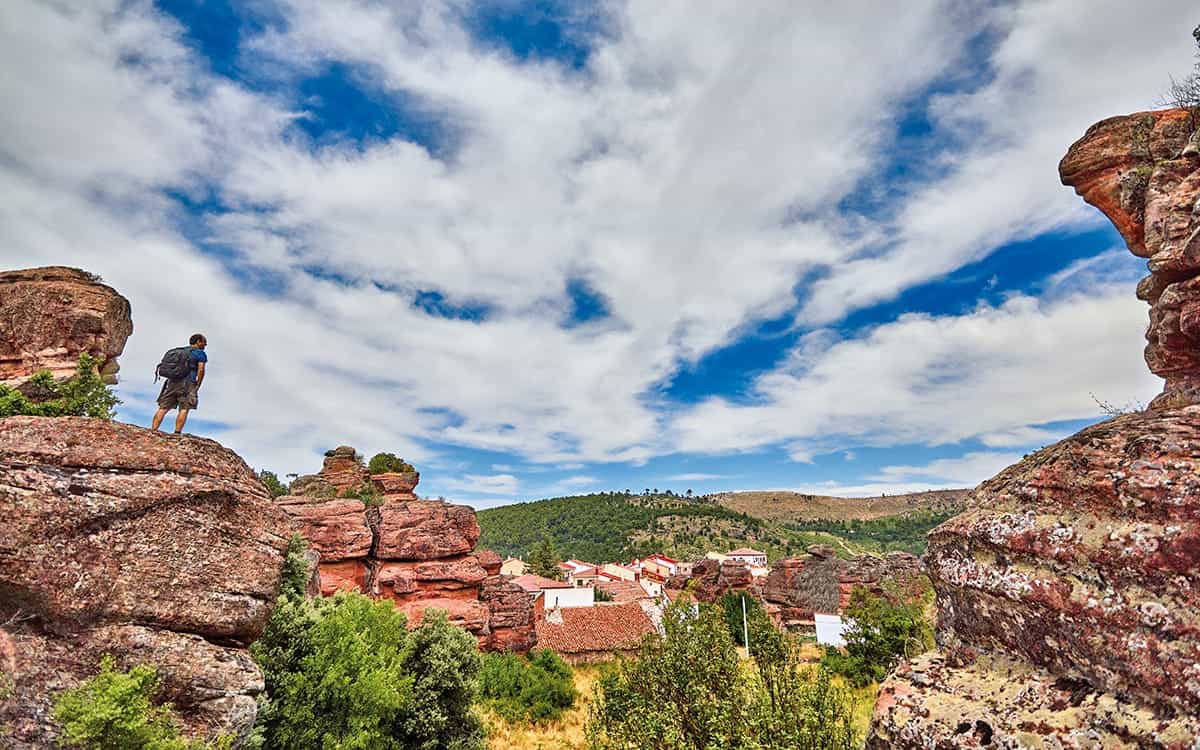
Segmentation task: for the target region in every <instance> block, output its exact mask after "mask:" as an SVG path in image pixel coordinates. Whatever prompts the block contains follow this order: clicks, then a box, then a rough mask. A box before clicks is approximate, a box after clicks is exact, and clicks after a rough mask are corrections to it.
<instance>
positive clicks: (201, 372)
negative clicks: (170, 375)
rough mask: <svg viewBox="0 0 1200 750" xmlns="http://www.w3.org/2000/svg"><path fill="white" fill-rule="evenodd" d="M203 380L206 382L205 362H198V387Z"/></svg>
mask: <svg viewBox="0 0 1200 750" xmlns="http://www.w3.org/2000/svg"><path fill="white" fill-rule="evenodd" d="M203 382H204V363H203V362H197V363H196V387H197V388H199V387H200V384H201V383H203Z"/></svg>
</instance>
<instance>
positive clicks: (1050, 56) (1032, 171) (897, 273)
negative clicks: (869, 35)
mask: <svg viewBox="0 0 1200 750" xmlns="http://www.w3.org/2000/svg"><path fill="white" fill-rule="evenodd" d="M1194 10H1195V8H1194V6H1193V5H1192V4H1190V3H1186V2H1180V1H1179V0H1147V1H1146V2H1140V3H1121V2H1115V1H1114V2H1100V3H1097V2H1091V1H1089V0H1054V1H1052V2H1019V3H1011V4H1004V5H1002V6H999V8H998V9H997V10H994V11H993V12H992V13H991V15H990V21H991V22H992V23H994V24H995V25H996V27H997V30H998V31H999V33H1000V34H1001V38H1000V41H999V44H998V46H997V48H996V49H995V51H994V52H993V53H992V55H991V57H990V59H989V61H988V62H989V71H988V72H989V73H990V74H991V79H990V80H989V81H988V82H987V83H986V84H985V85H983V86H981V87H980V88H979V89H977V90H974V91H970V92H968V93H961V94H949V95H945V96H942V97H940V98H939V99H938V100H936V101H935V103H934V106H933V109H932V114H933V115H934V117H935V122H936V125H937V126H938V127H939V128H941V129H942V130H943V131H944V132H945V133H946V134H948V135H951V136H953V137H956V138H957V139H959V140H960V141H961V142H963V143H964V144H965V146H964V147H963V148H961V149H960V150H954V151H948V152H944V153H940V154H938V155H937V156H936V168H937V169H938V170H940V171H942V172H944V176H943V177H942V178H940V179H936V180H933V181H931V182H927V183H918V184H917V185H916V186H915V187H914V188H913V189H912V190H911V191H910V192H909V193H908V195H907V196H905V198H904V200H902V201H900V202H899V204H898V207H897V210H896V215H895V218H894V220H893V221H892V222H891V223H890V226H888V227H887V235H888V236H889V237H892V238H894V241H893V243H892V244H891V246H890V247H889V248H888V250H887V251H886V252H883V253H876V252H872V253H871V254H869V255H864V256H863V257H860V258H857V259H855V260H853V261H851V262H848V263H840V264H838V265H836V266H833V267H832V269H831V270H832V273H831V274H830V275H829V276H828V277H827V278H826V279H824V280H822V281H821V282H819V283H818V284H817V285H816V286H815V287H814V290H813V295H812V297H811V298H810V299H809V301H808V303H807V304H806V306H805V309H804V312H803V315H802V317H803V318H804V319H805V320H806V321H809V322H812V323H823V322H829V321H832V320H836V319H838V318H839V317H840V316H841V315H842V314H844V313H845V311H847V310H850V309H854V308H858V307H862V306H865V305H868V304H870V303H872V302H876V301H879V300H885V299H888V298H890V297H892V296H893V295H895V294H896V293H898V292H899V291H901V290H903V289H905V288H907V287H909V286H912V285H914V284H917V283H920V282H922V281H926V280H929V279H933V278H937V277H938V276H941V275H943V274H945V273H948V272H949V271H952V270H953V269H955V268H957V267H959V266H961V265H962V264H964V263H967V262H970V261H973V260H977V259H979V258H981V257H983V256H984V255H986V254H987V253H988V252H990V251H991V250H993V249H994V248H996V247H998V246H1000V245H1002V244H1004V243H1006V242H1010V241H1014V240H1020V239H1026V238H1030V237H1034V236H1037V235H1038V234H1041V233H1043V232H1045V231H1047V230H1050V229H1054V228H1059V227H1063V226H1066V225H1078V224H1082V223H1093V224H1096V225H1100V224H1101V223H1102V222H1105V221H1107V220H1106V219H1103V218H1101V217H1100V215H1099V214H1098V213H1097V212H1095V211H1094V210H1092V209H1090V208H1088V207H1086V206H1085V205H1084V204H1083V202H1082V201H1080V200H1079V199H1078V198H1077V197H1075V196H1074V195H1073V194H1072V193H1071V192H1070V191H1069V190H1066V189H1064V188H1063V187H1062V185H1061V184H1060V183H1059V180H1058V174H1057V170H1056V167H1057V165H1058V161H1059V159H1060V158H1061V157H1062V156H1063V154H1064V153H1065V152H1066V148H1067V146H1068V145H1069V144H1070V143H1072V142H1073V141H1075V140H1076V139H1078V138H1080V137H1082V135H1083V133H1084V131H1085V130H1086V129H1087V128H1088V127H1089V126H1090V125H1092V124H1093V123H1095V122H1097V121H1098V120H1101V119H1103V118H1106V117H1111V116H1113V115H1118V114H1125V113H1128V112H1131V111H1137V110H1142V109H1149V108H1153V107H1154V106H1155V102H1156V100H1157V98H1158V96H1159V95H1160V93H1161V92H1162V91H1163V90H1164V86H1165V83H1166V81H1167V74H1168V73H1170V72H1171V71H1178V70H1180V69H1181V68H1183V69H1186V66H1187V65H1188V61H1189V60H1190V59H1191V57H1192V53H1193V51H1194V50H1193V46H1194V45H1193V42H1192V40H1191V38H1190V37H1189V34H1188V33H1187V31H1188V30H1189V29H1190V28H1191V24H1193V23H1194V22H1195V19H1194V18H1192V17H1190V14H1191V13H1193V12H1194ZM1082 19H1087V20H1086V22H1082ZM1098 49H1120V50H1121V53H1120V54H1108V55H1102V54H1097V53H1096V50H1098Z"/></svg>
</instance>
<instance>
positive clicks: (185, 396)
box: [158, 378, 200, 410]
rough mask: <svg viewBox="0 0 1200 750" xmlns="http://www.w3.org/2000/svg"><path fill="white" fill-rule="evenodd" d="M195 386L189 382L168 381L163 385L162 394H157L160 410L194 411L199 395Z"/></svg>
mask: <svg viewBox="0 0 1200 750" xmlns="http://www.w3.org/2000/svg"><path fill="white" fill-rule="evenodd" d="M198 391H199V389H198V388H196V384H195V383H193V382H192V381H191V380H188V379H187V378H184V379H183V380H168V381H167V382H165V383H163V387H162V393H160V394H158V408H160V409H188V410H191V409H195V408H196V405H197V403H199V400H200V395H199V392H198Z"/></svg>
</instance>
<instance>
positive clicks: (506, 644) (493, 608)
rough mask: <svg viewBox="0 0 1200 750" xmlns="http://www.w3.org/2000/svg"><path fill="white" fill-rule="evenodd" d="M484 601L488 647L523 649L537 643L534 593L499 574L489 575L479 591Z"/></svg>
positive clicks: (486, 644) (509, 649) (494, 649)
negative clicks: (487, 626)
mask: <svg viewBox="0 0 1200 750" xmlns="http://www.w3.org/2000/svg"><path fill="white" fill-rule="evenodd" d="M479 600H480V601H481V602H483V603H484V604H486V605H487V608H488V612H489V619H488V623H489V626H490V630H491V632H490V633H489V634H488V639H487V642H486V643H485V644H483V645H484V647H485V648H487V649H488V650H490V651H518V652H521V653H525V652H526V651H529V650H530V649H531V648H533V647H534V644H536V643H537V632H536V628H535V624H534V620H535V617H534V597H533V596H531V595H530V593H529V592H528V591H526V590H525V589H523V588H522V587H520V586H518V585H517V584H515V583H513V582H512V580H511V579H509V578H506V577H504V576H500V575H492V576H489V577H488V578H487V579H486V580H485V581H484V582H483V586H482V588H481V589H480V592H479Z"/></svg>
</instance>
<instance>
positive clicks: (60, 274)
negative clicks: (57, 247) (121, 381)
mask: <svg viewBox="0 0 1200 750" xmlns="http://www.w3.org/2000/svg"><path fill="white" fill-rule="evenodd" d="M132 333H133V321H132V319H131V318H130V314H129V301H128V300H127V299H125V298H124V297H122V296H121V295H120V294H117V292H116V291H114V290H113V289H112V288H111V287H108V286H105V285H104V284H101V283H99V282H98V281H97V280H96V277H94V276H92V275H91V274H89V273H86V272H84V271H80V270H78V269H75V268H63V267H59V266H52V267H48V268H32V269H26V270H21V271H6V272H2V273H0V383H4V384H6V385H20V384H21V383H23V382H24V381H25V380H27V379H28V378H29V376H31V375H33V374H34V373H35V372H37V371H38V370H49V371H50V372H51V373H52V374H53V375H54V376H55V377H56V378H66V377H69V376H71V375H73V374H74V373H75V367H76V365H77V364H78V362H79V355H80V354H85V353H86V354H91V355H93V356H95V357H97V358H99V359H101V360H103V364H102V365H101V369H100V372H101V375H103V376H104V378H105V380H106V382H109V383H115V382H116V373H117V369H118V365H117V357H118V356H119V355H120V354H121V352H122V351H123V350H124V349H125V341H126V340H127V339H128V338H129V336H130V334H132Z"/></svg>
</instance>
